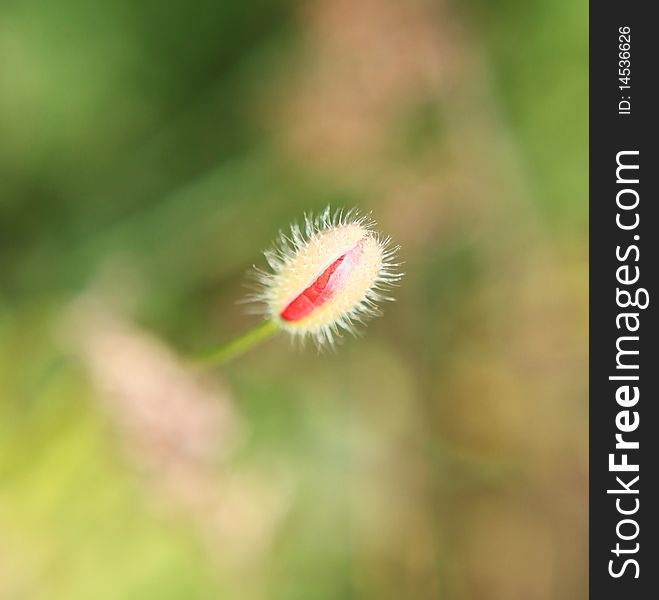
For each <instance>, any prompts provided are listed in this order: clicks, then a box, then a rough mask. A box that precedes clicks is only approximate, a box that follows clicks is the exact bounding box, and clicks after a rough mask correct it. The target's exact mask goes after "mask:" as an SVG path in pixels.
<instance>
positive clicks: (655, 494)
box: [589, 0, 659, 600]
mask: <svg viewBox="0 0 659 600" xmlns="http://www.w3.org/2000/svg"><path fill="white" fill-rule="evenodd" d="M651 8H652V4H651V3H643V2H639V1H630V2H616V3H614V2H611V1H609V0H605V1H591V3H590V493H589V501H590V569H589V578H590V597H591V598H594V599H598V600H600V599H608V598H616V599H621V600H622V599H624V600H635V599H637V598H648V599H649V598H659V591H657V590H658V589H659V584H657V583H656V582H655V579H658V578H659V550H658V549H657V546H658V545H659V531H658V529H657V512H659V481H658V479H659V411H658V409H657V406H658V405H659V393H658V386H657V381H658V380H659V352H658V351H657V347H658V344H659V340H658V339H657V338H658V336H657V333H659V332H658V328H657V305H658V304H659V295H657V286H656V281H657V277H659V222H658V220H657V218H656V215H657V210H656V204H657V203H659V193H658V186H657V180H658V179H659V156H658V153H657V149H656V141H655V134H656V131H657V119H656V114H655V113H656V111H657V110H659V103H658V102H657V96H656V92H655V89H657V87H658V86H657V85H656V80H657V79H658V76H657V72H658V69H657V66H656V64H657V59H658V58H659V45H658V43H659V28H658V27H657V26H656V22H655V20H654V19H653V18H652V17H651V14H650V13H651ZM647 302H649V304H647V306H646V307H645V308H644V307H643V306H644V305H646V303H647ZM637 444H638V446H637Z"/></svg>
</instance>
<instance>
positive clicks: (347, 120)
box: [0, 0, 588, 600]
mask: <svg viewBox="0 0 659 600" xmlns="http://www.w3.org/2000/svg"><path fill="white" fill-rule="evenodd" d="M587 11H588V8H587V4H586V3H583V2H577V3H575V2H570V1H569V0H557V1H556V2H522V1H520V0H497V1H496V2H484V1H482V0H467V1H463V2H457V1H455V2H448V1H444V0H410V1H406V2H401V1H400V0H360V1H357V2H355V1H354V0H311V1H308V2H293V1H291V0H252V1H249V2H247V1H243V2H238V1H233V0H222V1H219V2H217V1H211V0H198V1H193V2H182V1H178V2H177V1H167V0H160V1H159V2H153V1H150V0H144V1H142V2H134V1H130V0H97V1H96V2H85V1H83V0H56V1H53V2H39V1H36V0H22V1H18V0H16V1H13V0H4V1H3V2H2V3H0V599H2V600H19V599H20V600H24V599H27V600H41V599H66V600H77V599H84V600H88V599H90V598H93V599H94V600H105V599H108V600H110V599H112V600H115V599H138V598H139V599H146V598H149V599H150V598H153V599H157V600H161V599H197V598H199V599H206V598H208V599H210V598H212V599H217V598H228V599H231V600H233V599H239V600H261V599H276V600H280V599H281V600H325V599H327V600H329V599H343V598H345V599H350V598H359V599H362V598H363V599H366V598H368V599H377V600H386V599H408V598H409V599H415V600H417V599H425V598H446V599H451V600H453V599H456V600H461V599H472V598H478V599H502V600H503V599H506V600H515V599H520V600H530V599H533V600H538V599H539V600H543V599H549V598H560V599H569V598H584V597H586V592H587V507H586V501H587V402H586V397H587V370H586V368H587V350H586V343H587V203H586V197H587V43H588V39H587ZM328 203H330V204H331V205H332V206H334V207H346V208H350V207H352V206H357V207H359V208H361V209H362V210H364V211H370V210H372V211H373V215H374V217H375V218H376V219H377V221H378V222H379V224H380V225H381V228H382V231H383V232H385V233H387V234H390V235H391V236H392V237H393V238H394V239H395V241H396V242H397V243H400V244H401V246H402V248H403V249H402V259H403V260H404V261H405V263H406V264H405V271H406V277H405V279H404V280H403V282H402V284H401V286H400V288H399V289H398V291H397V292H396V296H397V302H396V303H394V304H390V305H388V306H386V307H385V316H384V318H381V319H378V320H376V321H373V322H372V323H371V324H370V325H369V327H368V328H367V330H365V331H364V333H365V335H364V336H363V337H361V338H359V339H345V340H344V343H343V344H342V345H341V346H340V348H339V349H338V351H337V352H336V353H329V354H320V355H319V354H318V353H317V352H316V351H315V349H314V348H313V347H312V346H309V347H307V348H306V349H303V350H300V349H296V348H293V347H291V346H290V344H289V343H288V340H286V339H285V338H284V337H279V338H275V339H273V340H271V341H269V342H268V343H267V344H265V345H263V346H262V347H261V348H259V349H257V350H254V351H253V352H251V353H250V354H248V355H246V356H244V357H243V358H241V359H239V360H237V361H236V362H234V363H231V364H230V365H227V366H226V367H223V368H222V369H218V370H216V371H213V372H212V373H207V374H205V375H202V376H200V375H199V374H198V373H196V372H195V371H194V370H192V369H190V368H189V367H187V366H186V362H185V357H187V356H190V355H191V354H194V353H196V352H198V351H199V350H201V349H204V348H206V347H208V346H210V345H213V344H216V343H218V342H220V341H222V340H225V339H229V338H230V337H232V336H234V335H237V334H239V333H241V332H243V331H245V330H246V329H248V328H250V327H252V326H253V325H255V324H256V323H257V322H258V319H257V318H256V317H254V316H250V315H249V314H248V313H246V312H245V308H244V306H242V305H240V304H239V303H238V301H239V300H240V299H241V298H242V297H243V296H244V295H245V293H246V290H245V287H244V283H245V273H246V272H247V271H248V270H249V268H250V266H251V265H252V264H258V265H261V266H263V264H264V261H263V259H262V256H261V251H262V250H263V249H264V248H266V247H267V246H268V245H269V244H270V242H271V240H273V239H274V238H275V236H276V234H277V231H278V230H279V229H285V228H286V227H287V226H288V223H289V222H290V221H291V220H292V219H294V218H299V217H300V216H301V215H302V213H303V212H304V211H306V210H310V209H314V210H318V209H319V208H322V207H324V206H325V205H327V204H328Z"/></svg>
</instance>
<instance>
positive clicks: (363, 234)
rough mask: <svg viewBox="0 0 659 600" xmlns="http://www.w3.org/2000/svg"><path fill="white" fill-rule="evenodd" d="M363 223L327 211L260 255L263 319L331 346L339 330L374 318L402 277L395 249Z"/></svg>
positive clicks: (364, 220)
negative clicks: (387, 292) (266, 266)
mask: <svg viewBox="0 0 659 600" xmlns="http://www.w3.org/2000/svg"><path fill="white" fill-rule="evenodd" d="M374 225H375V224H374V223H373V221H371V220H370V219H369V218H368V217H363V216H362V217H360V216H359V215H358V214H357V213H356V211H350V212H347V213H343V212H342V211H341V212H336V213H334V215H333V216H332V214H331V212H330V209H329V207H328V208H327V209H325V211H323V213H322V214H321V215H320V216H319V217H317V218H316V219H314V218H312V216H311V215H310V214H309V215H305V219H304V229H301V228H300V227H299V226H298V225H293V226H292V227H291V235H290V236H286V235H284V234H283V233H282V234H280V239H279V241H278V242H277V243H276V244H275V247H274V249H272V250H268V251H266V252H265V257H266V260H267V261H268V264H269V265H270V268H271V269H272V271H271V272H265V271H260V270H257V273H258V275H257V277H258V280H259V283H260V285H261V290H260V291H259V293H258V294H257V295H256V296H255V299H257V300H260V301H262V302H263V303H264V305H265V312H266V315H267V316H268V317H269V318H270V319H273V320H274V321H276V322H277V323H278V325H279V326H280V327H281V328H282V329H285V330H287V331H289V332H290V333H292V334H294V335H296V336H302V337H304V336H307V335H310V336H313V337H314V339H315V340H316V342H317V344H318V345H324V344H332V343H333V342H334V339H335V338H336V336H337V335H338V334H339V333H340V330H341V329H343V330H346V331H350V332H353V330H354V323H355V322H363V321H364V319H365V318H366V317H370V316H374V315H377V314H379V310H378V307H377V302H379V301H381V300H392V298H389V297H387V296H385V295H384V293H383V292H384V291H385V290H386V289H387V288H388V287H390V286H391V285H393V284H394V283H395V282H397V281H398V280H399V279H400V278H401V277H402V274H400V273H398V272H397V271H396V268H397V267H398V266H399V265H398V264H397V263H394V262H393V260H394V256H395V255H396V252H397V251H398V247H390V246H391V242H390V239H389V238H384V239H383V238H380V237H379V236H378V235H377V234H376V233H375V232H374V231H373V229H374Z"/></svg>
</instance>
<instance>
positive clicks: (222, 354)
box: [198, 319, 279, 367]
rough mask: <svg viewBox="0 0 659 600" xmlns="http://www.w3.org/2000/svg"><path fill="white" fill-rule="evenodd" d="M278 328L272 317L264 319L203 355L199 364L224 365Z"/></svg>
mask: <svg viewBox="0 0 659 600" xmlns="http://www.w3.org/2000/svg"><path fill="white" fill-rule="evenodd" d="M278 330H279V327H278V326H277V323H275V321H273V320H272V319H269V320H267V321H264V322H263V323H261V325H257V326H256V327H254V329H250V330H249V331H248V332H247V333H244V334H243V335H241V336H239V337H237V338H235V339H233V340H231V341H230V342H227V343H226V344H222V345H221V346H218V347H217V348H214V349H213V350H211V351H209V352H208V353H206V354H204V355H202V356H201V357H200V358H199V360H198V364H200V365H202V366H206V367H210V366H220V365H224V364H226V363H228V362H229V361H231V360H233V359H234V358H236V357H238V356H240V355H241V354H244V353H245V352H247V351H248V350H250V349H251V348H253V347H254V346H257V345H258V344H260V343H261V342H263V341H265V340H267V339H268V338H269V337H271V336H272V335H273V334H275V333H276V332H277V331H278Z"/></svg>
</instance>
